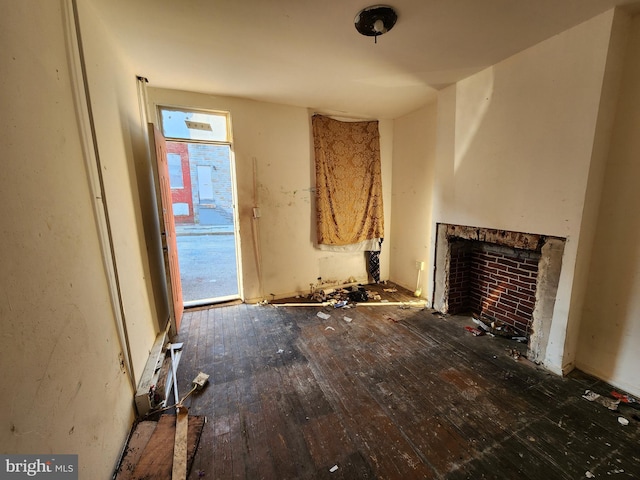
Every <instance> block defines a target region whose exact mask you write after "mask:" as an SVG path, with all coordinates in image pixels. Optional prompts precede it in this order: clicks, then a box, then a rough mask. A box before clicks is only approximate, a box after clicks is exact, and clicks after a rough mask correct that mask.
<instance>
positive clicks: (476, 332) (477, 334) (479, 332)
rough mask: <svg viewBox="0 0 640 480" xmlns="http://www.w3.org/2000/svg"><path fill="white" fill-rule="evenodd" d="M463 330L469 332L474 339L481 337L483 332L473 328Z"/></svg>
mask: <svg viewBox="0 0 640 480" xmlns="http://www.w3.org/2000/svg"><path fill="white" fill-rule="evenodd" d="M464 329H465V330H466V331H467V332H470V333H472V334H473V336H474V337H481V336H482V335H484V332H483V331H482V330H480V329H478V328H473V327H464Z"/></svg>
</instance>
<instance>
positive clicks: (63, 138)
mask: <svg viewBox="0 0 640 480" xmlns="http://www.w3.org/2000/svg"><path fill="white" fill-rule="evenodd" d="M69 4H70V2H66V1H53V0H46V1H38V0H28V1H21V2H12V1H6V2H3V5H2V10H3V15H2V19H1V20H0V23H1V28H0V43H1V44H2V46H3V55H2V56H1V57H0V70H1V71H2V72H3V74H2V75H1V76H0V110H1V111H2V115H0V144H2V155H3V162H2V165H3V172H2V176H0V196H1V201H0V217H1V218H2V220H3V221H2V226H1V227H0V228H1V229H2V233H1V236H0V238H2V241H1V242H2V248H0V256H1V257H2V259H1V261H0V292H2V293H1V294H0V318H1V320H2V345H3V351H2V361H1V362H0V376H1V378H2V385H3V386H4V389H3V394H2V396H1V397H0V432H2V433H0V451H2V452H3V453H25V454H27V453H34V454H56V453H68V454H78V455H79V462H80V478H108V477H109V476H110V474H111V472H112V471H113V468H114V465H115V462H116V459H117V457H118V455H119V452H120V449H121V448H122V445H123V442H124V440H125V438H126V435H127V432H128V430H129V427H130V425H131V422H132V420H133V409H132V395H133V390H132V387H131V384H130V383H129V381H128V380H127V376H126V374H125V373H123V371H122V370H121V368H120V360H119V355H120V354H121V352H122V350H121V347H120V345H119V342H118V334H117V330H116V326H115V319H114V312H113V309H112V305H111V301H110V296H109V289H108V284H107V277H106V273H105V268H104V263H103V252H102V251H101V242H100V238H99V235H98V231H97V227H96V217H95V215H94V210H93V206H92V205H93V201H94V199H93V198H92V191H91V190H90V188H89V181H88V176H87V170H86V168H85V165H86V164H85V157H84V152H83V142H82V139H81V136H80V131H79V123H78V117H77V115H76V110H75V106H74V92H73V84H72V81H71V74H70V64H69V57H70V56H72V55H70V53H69V52H70V51H69V50H67V42H66V38H65V37H66V33H67V32H66V31H65V28H64V26H65V25H66V23H65V19H66V18H67V17H68V15H67V14H65V13H63V10H64V8H63V7H64V6H65V5H66V6H68V5H69Z"/></svg>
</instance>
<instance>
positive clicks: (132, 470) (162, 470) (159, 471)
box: [116, 415, 205, 480]
mask: <svg viewBox="0 0 640 480" xmlns="http://www.w3.org/2000/svg"><path fill="white" fill-rule="evenodd" d="M204 423H205V417H204V416H196V415H190V416H189V428H188V432H187V472H189V470H190V468H191V464H192V463H193V457H194V456H195V454H196V449H197V447H198V442H199V441H200V436H201V435H202V428H203V426H204ZM143 424H145V425H144V427H143V428H144V433H143V434H142V435H140V440H141V441H142V439H143V436H146V435H147V434H148V430H149V429H150V428H152V427H151V426H149V425H147V424H156V425H155V428H153V432H152V434H151V435H150V436H149V438H148V441H147V442H146V445H145V446H144V449H143V451H142V452H141V453H140V452H139V444H138V443H136V445H134V449H133V450H132V449H131V442H130V446H129V447H127V452H126V455H125V458H124V459H123V462H122V465H121V466H120V468H119V469H118V476H117V477H116V478H117V480H137V479H145V480H166V479H168V478H171V470H172V466H173V445H174V439H175V433H176V416H175V415H162V416H161V417H160V420H159V421H158V422H141V423H140V424H138V428H139V427H140V425H143ZM136 430H137V429H136ZM134 437H135V438H137V437H138V435H136V434H135V432H134V435H132V439H133V438H134ZM131 450H132V455H131V456H130V455H129V452H130V451H131ZM136 457H137V458H136ZM136 460H137V461H136Z"/></svg>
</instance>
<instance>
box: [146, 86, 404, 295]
mask: <svg viewBox="0 0 640 480" xmlns="http://www.w3.org/2000/svg"><path fill="white" fill-rule="evenodd" d="M150 85H153V79H150ZM148 93H149V107H150V112H149V118H155V110H156V106H157V105H163V104H164V105H174V106H176V105H178V106H183V107H191V108H204V109H212V110H226V111H229V112H230V113H231V123H232V130H233V140H234V145H233V148H234V157H235V164H236V176H237V186H238V203H239V205H238V215H239V218H240V225H239V228H240V243H241V245H240V249H241V259H242V277H243V280H244V285H243V286H244V298H245V300H246V301H248V302H253V301H259V300H261V299H262V298H263V295H264V297H266V298H267V299H271V294H274V296H275V298H282V297H287V296H291V295H295V294H299V293H301V294H306V293H308V292H309V285H310V283H314V282H316V279H317V278H318V277H322V279H323V280H325V281H327V280H336V281H339V282H342V281H346V280H348V279H349V278H350V277H355V278H356V280H358V281H366V280H367V274H366V262H365V254H364V253H363V252H358V253H336V252H327V251H322V250H318V249H317V248H315V246H314V240H315V206H314V183H315V180H314V178H315V173H314V160H313V144H312V137H311V118H310V112H309V111H308V110H307V109H306V108H301V107H292V106H286V105H279V104H274V103H267V102H258V101H254V100H249V99H242V98H235V97H223V96H214V95H205V94H199V93H193V92H184V91H177V90H168V89H161V88H153V87H150V88H149V89H148ZM311 113H312V112H311ZM379 129H380V154H381V161H382V182H383V195H384V202H385V231H386V232H389V231H390V228H389V226H390V211H391V155H392V148H393V122H392V121H390V120H381V121H380V123H379ZM254 165H255V166H256V176H257V187H258V188H257V192H256V193H257V206H258V207H259V208H260V214H261V217H260V218H259V219H258V220H253V219H252V208H253V206H254V205H253V198H254V192H253V184H254V182H253V172H254ZM253 224H254V225H253ZM256 225H257V227H258V232H259V235H258V238H259V243H258V245H259V248H260V256H261V258H262V281H263V292H260V285H259V280H258V271H257V269H256V257H255V250H254V240H253V236H254V234H253V228H254V227H255V226H256ZM386 236H387V235H386ZM390 242H391V238H390V235H388V236H387V238H385V243H384V245H383V251H382V254H381V257H380V259H381V278H383V279H386V278H388V276H389V244H390ZM327 276H331V277H333V278H327Z"/></svg>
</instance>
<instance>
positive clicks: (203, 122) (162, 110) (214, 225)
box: [159, 106, 241, 307]
mask: <svg viewBox="0 0 640 480" xmlns="http://www.w3.org/2000/svg"><path fill="white" fill-rule="evenodd" d="M159 117H160V123H161V126H162V133H163V135H164V137H165V139H166V148H167V163H168V168H169V183H170V186H171V202H172V206H173V215H174V220H175V228H176V238H177V249H178V260H179V265H180V281H181V284H182V295H183V301H184V306H185V307H194V306H200V305H208V304H212V303H220V302H224V301H228V300H234V299H238V298H241V281H240V275H239V271H240V269H239V258H240V256H239V248H238V240H239V239H238V235H237V232H238V229H237V214H236V208H235V206H236V204H237V202H236V189H235V169H234V162H233V145H232V138H231V124H230V118H229V113H228V112H212V111H200V110H191V109H184V108H174V107H162V106H161V107H159Z"/></svg>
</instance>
